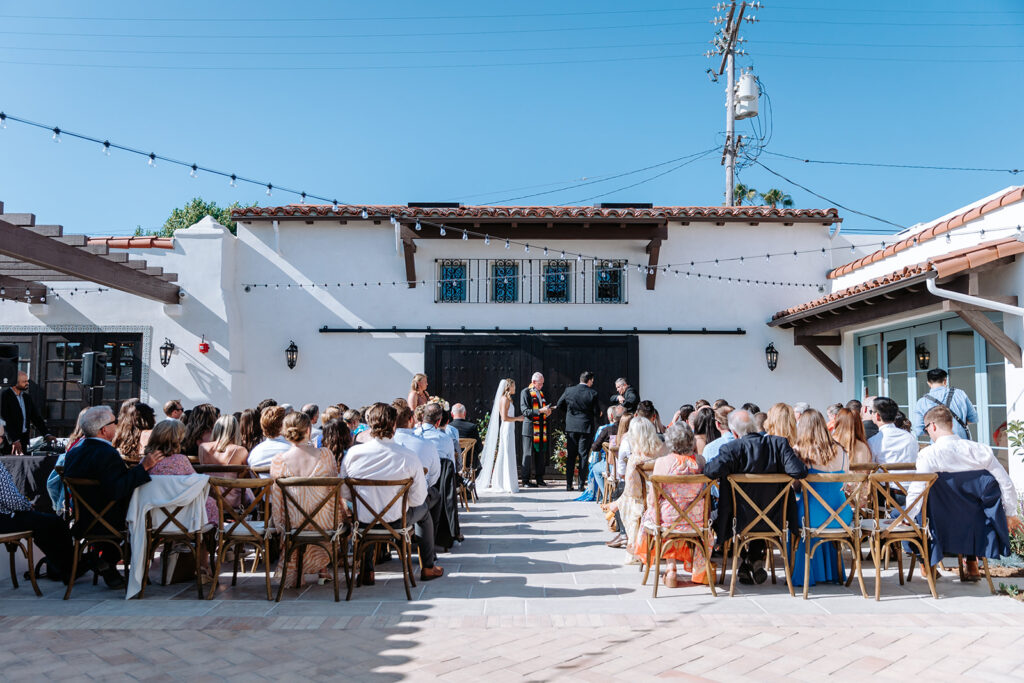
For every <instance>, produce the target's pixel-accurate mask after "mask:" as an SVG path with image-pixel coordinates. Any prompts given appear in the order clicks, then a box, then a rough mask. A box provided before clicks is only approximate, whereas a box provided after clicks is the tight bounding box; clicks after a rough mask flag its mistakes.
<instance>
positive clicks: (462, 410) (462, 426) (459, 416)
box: [450, 403, 484, 472]
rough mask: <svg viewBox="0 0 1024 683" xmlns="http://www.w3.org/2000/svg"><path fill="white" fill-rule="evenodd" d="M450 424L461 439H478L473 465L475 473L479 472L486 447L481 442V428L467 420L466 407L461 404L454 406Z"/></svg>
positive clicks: (474, 450) (474, 447)
mask: <svg viewBox="0 0 1024 683" xmlns="http://www.w3.org/2000/svg"><path fill="white" fill-rule="evenodd" d="M450 424H451V426H452V427H455V431H457V432H458V433H459V438H460V439H476V444H475V445H474V446H473V453H472V455H473V459H472V463H473V471H474V472H476V471H478V470H479V469H480V450H481V449H482V448H483V446H484V445H483V443H482V442H481V440H480V428H479V427H477V425H476V423H475V422H473V421H472V420H467V419H466V406H464V405H462V404H461V403H456V404H455V405H453V406H452V421H451V423H450ZM461 463H462V459H461V458H460V459H459V464H460V466H461Z"/></svg>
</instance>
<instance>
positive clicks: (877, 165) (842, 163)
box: [765, 150, 1020, 175]
mask: <svg viewBox="0 0 1024 683" xmlns="http://www.w3.org/2000/svg"><path fill="white" fill-rule="evenodd" d="M765 152H766V153H767V154H771V155H772V156H776V157H783V158H785V159H793V160H794V161H802V162H803V163H805V164H830V165H833V166H871V167H875V168H912V169H924V170H929V171H977V172H984V173H1010V174H1013V175H1016V174H1018V173H1020V169H1017V168H984V167H971V166H928V165H924V164H886V163H880V162H867V161H830V160H823V159H805V158H803V157H797V156H793V155H792V154H783V153H782V152H771V151H768V150H765Z"/></svg>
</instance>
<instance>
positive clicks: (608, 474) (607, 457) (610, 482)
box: [601, 444, 615, 504]
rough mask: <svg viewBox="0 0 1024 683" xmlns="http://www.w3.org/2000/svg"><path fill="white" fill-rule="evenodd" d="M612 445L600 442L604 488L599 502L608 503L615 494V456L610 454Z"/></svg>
mask: <svg viewBox="0 0 1024 683" xmlns="http://www.w3.org/2000/svg"><path fill="white" fill-rule="evenodd" d="M612 448H613V446H609V445H608V444H602V446H601V451H602V452H603V453H604V489H603V490H602V491H601V502H602V503H605V504H608V503H610V502H612V496H614V495H615V458H614V456H613V455H612Z"/></svg>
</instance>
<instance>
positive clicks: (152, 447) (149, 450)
mask: <svg viewBox="0 0 1024 683" xmlns="http://www.w3.org/2000/svg"><path fill="white" fill-rule="evenodd" d="M231 419H234V418H231ZM184 438H185V425H183V424H181V422H179V421H178V420H164V421H162V422H161V423H160V424H158V425H157V426H155V427H153V433H152V434H151V435H150V437H149V443H147V444H146V451H145V453H146V455H150V454H156V455H158V456H160V460H159V461H157V463H156V464H155V465H153V467H152V468H150V470H149V476H151V477H155V476H160V475H163V476H179V477H187V476H188V475H190V474H195V473H196V470H195V468H194V467H192V463H191V462H190V461H189V459H188V456H187V455H185V454H184V453H182V452H181V442H182V440H183V439H184ZM206 518H207V519H208V520H210V521H211V522H214V523H215V521H216V520H217V501H216V499H214V498H213V497H212V496H210V497H208V498H207V499H206Z"/></svg>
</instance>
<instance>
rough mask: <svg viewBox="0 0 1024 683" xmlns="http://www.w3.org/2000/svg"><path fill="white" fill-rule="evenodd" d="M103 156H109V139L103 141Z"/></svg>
mask: <svg viewBox="0 0 1024 683" xmlns="http://www.w3.org/2000/svg"><path fill="white" fill-rule="evenodd" d="M103 156H105V157H109V156H110V141H109V140H104V141H103Z"/></svg>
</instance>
